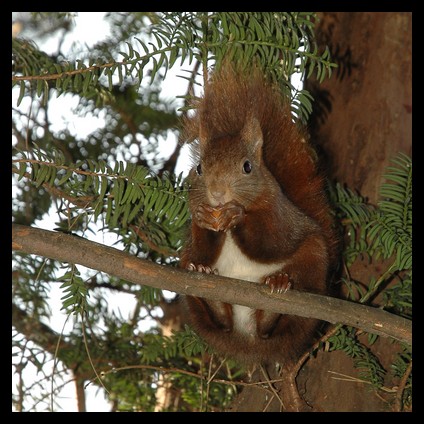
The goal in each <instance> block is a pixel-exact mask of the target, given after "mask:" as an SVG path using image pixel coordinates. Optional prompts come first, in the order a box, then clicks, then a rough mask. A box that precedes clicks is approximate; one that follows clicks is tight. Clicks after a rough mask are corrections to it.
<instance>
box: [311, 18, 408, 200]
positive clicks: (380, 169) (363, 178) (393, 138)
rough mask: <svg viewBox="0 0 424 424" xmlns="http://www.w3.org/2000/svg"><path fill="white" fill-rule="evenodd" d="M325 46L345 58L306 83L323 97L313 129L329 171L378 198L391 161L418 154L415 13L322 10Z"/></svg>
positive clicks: (335, 56) (318, 102)
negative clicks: (414, 115) (415, 149)
mask: <svg viewBox="0 0 424 424" xmlns="http://www.w3.org/2000/svg"><path fill="white" fill-rule="evenodd" d="M319 17H320V20H319V22H318V25H317V27H316V36H317V42H318V45H321V46H325V45H328V46H329V48H330V51H331V55H332V59H333V61H335V62H336V63H337V64H338V69H337V70H336V71H334V73H333V75H332V77H331V78H330V79H328V80H324V81H323V82H322V83H321V84H316V83H315V82H314V81H313V80H308V81H307V82H306V84H305V87H306V88H307V89H308V90H310V91H311V92H312V93H313V95H314V98H315V112H314V114H313V115H312V117H311V118H312V119H311V121H310V135H311V138H312V140H313V142H314V143H316V145H317V146H319V148H320V149H321V151H322V153H323V154H324V155H325V157H326V158H327V163H328V164H329V175H330V176H331V177H332V178H333V179H335V180H337V181H339V182H341V183H346V184H347V185H348V186H349V187H350V188H352V189H356V190H358V191H359V192H360V193H361V194H362V195H363V196H366V197H368V199H369V201H370V202H371V203H376V202H377V200H378V196H379V195H378V189H379V187H380V184H381V182H382V178H383V176H384V171H385V168H386V166H387V165H389V162H390V159H391V158H393V157H394V156H395V155H396V154H397V153H398V152H403V153H405V154H408V155H411V154H412V13H408V12H404V13H400V12H399V13H397V12H384V13H382V12H381V13H376V12H334V13H329V12H327V13H322V14H320V15H319Z"/></svg>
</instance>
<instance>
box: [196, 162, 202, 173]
mask: <svg viewBox="0 0 424 424" xmlns="http://www.w3.org/2000/svg"><path fill="white" fill-rule="evenodd" d="M196 172H197V175H202V165H201V164H200V163H199V165H197V167H196Z"/></svg>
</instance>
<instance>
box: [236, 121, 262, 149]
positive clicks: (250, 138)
mask: <svg viewBox="0 0 424 424" xmlns="http://www.w3.org/2000/svg"><path fill="white" fill-rule="evenodd" d="M241 136H242V137H243V139H244V141H245V142H246V143H247V145H248V146H249V149H251V151H252V153H254V154H257V155H260V153H261V150H262V144H263V136H262V130H261V124H260V123H259V121H258V119H257V118H255V117H248V118H247V120H246V123H245V124H244V127H243V129H242V130H241Z"/></svg>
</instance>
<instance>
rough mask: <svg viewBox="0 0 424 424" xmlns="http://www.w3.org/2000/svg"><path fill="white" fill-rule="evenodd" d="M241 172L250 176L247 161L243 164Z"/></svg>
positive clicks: (250, 167) (249, 165) (250, 168)
mask: <svg viewBox="0 0 424 424" xmlns="http://www.w3.org/2000/svg"><path fill="white" fill-rule="evenodd" d="M243 172H244V173H245V174H250V173H251V172H252V164H251V163H250V162H249V161H248V160H247V161H246V162H244V164H243Z"/></svg>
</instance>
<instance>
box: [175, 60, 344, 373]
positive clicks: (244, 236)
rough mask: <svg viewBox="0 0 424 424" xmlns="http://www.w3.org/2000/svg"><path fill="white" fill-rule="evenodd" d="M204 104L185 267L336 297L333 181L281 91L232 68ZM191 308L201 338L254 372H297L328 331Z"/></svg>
mask: <svg viewBox="0 0 424 424" xmlns="http://www.w3.org/2000/svg"><path fill="white" fill-rule="evenodd" d="M195 106H196V112H195V115H194V116H193V117H191V118H189V119H187V120H186V122H185V128H184V130H185V136H186V138H187V140H188V141H189V142H191V145H192V151H193V156H194V166H193V169H192V170H191V171H190V173H189V177H188V178H189V184H190V189H189V207H190V211H191V214H192V222H191V228H190V234H189V236H188V240H187V242H186V243H185V247H184V249H183V251H182V254H181V264H180V265H181V267H183V268H186V269H188V270H191V271H199V272H206V273H217V274H219V275H222V276H227V277H233V278H237V279H241V280H247V281H251V282H256V283H258V284H265V285H267V286H269V288H270V290H272V291H278V292H284V291H286V290H288V289H290V288H293V289H296V290H301V291H306V292H310V293H317V294H324V295H325V294H327V293H329V284H328V281H329V277H330V272H331V270H332V269H333V268H334V267H335V263H336V261H337V253H336V252H337V248H336V246H337V237H336V235H335V231H334V227H333V218H332V213H331V209H330V207H329V204H328V201H327V199H326V194H325V181H324V178H323V176H322V175H320V173H319V172H318V165H317V160H316V155H315V153H314V151H313V149H312V147H311V146H310V145H309V144H308V142H307V141H306V140H307V137H306V133H305V132H304V131H303V130H301V129H300V128H299V127H298V126H297V125H296V124H295V123H294V122H293V120H292V114H291V109H290V104H289V102H288V101H287V100H285V99H284V97H283V96H282V94H281V91H280V89H279V88H278V86H277V85H276V84H273V83H271V82H269V81H268V80H267V79H266V78H265V77H264V76H263V73H262V72H261V71H259V70H258V69H257V68H256V67H251V68H250V69H249V70H248V71H239V70H236V68H234V67H233V66H229V65H227V66H223V67H222V68H221V69H220V70H218V71H216V72H214V73H213V74H212V76H211V78H210V79H209V81H208V82H207V83H206V86H205V88H204V96H203V97H202V98H201V99H199V100H198V101H197V103H196V105H195ZM194 140H196V141H194ZM185 302H186V305H187V307H188V311H189V319H190V321H191V324H192V326H193V327H194V329H195V330H196V331H197V332H198V334H199V335H200V336H201V337H203V338H204V340H205V341H206V342H207V343H208V344H209V345H210V346H212V347H213V348H215V349H216V350H217V351H218V352H220V353H221V354H223V355H226V356H228V357H231V358H234V359H236V360H238V361H240V362H241V363H244V364H272V363H276V362H278V363H283V364H285V365H286V366H289V364H294V363H295V361H296V360H297V359H298V358H299V357H300V356H301V354H302V353H304V352H305V351H306V349H308V348H309V347H310V346H311V345H312V343H313V341H314V337H315V336H316V330H317V328H318V326H319V324H320V323H321V322H320V321H318V320H315V319H308V318H302V317H298V316H289V315H281V314H277V313H273V312H266V311H262V310H252V309H250V308H248V307H245V306H240V305H230V304H227V303H223V302H215V301H210V300H206V299H200V298H197V297H193V296H187V297H186V298H185Z"/></svg>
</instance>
